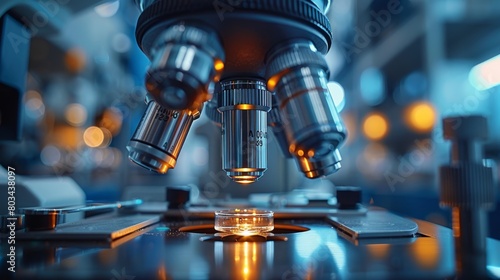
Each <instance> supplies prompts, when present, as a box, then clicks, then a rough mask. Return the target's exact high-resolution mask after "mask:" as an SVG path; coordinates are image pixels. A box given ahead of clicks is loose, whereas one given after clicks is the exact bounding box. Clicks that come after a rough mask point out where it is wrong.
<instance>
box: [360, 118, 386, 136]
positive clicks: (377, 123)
mask: <svg viewBox="0 0 500 280" xmlns="http://www.w3.org/2000/svg"><path fill="white" fill-rule="evenodd" d="M363 132H364V134H365V136H366V137H367V138H368V139H370V140H381V139H382V138H384V137H385V136H386V135H387V133H388V132H389V122H388V121H387V118H386V117H385V116H384V115H382V114H381V113H371V114H369V115H368V116H367V117H366V118H365V120H364V121H363Z"/></svg>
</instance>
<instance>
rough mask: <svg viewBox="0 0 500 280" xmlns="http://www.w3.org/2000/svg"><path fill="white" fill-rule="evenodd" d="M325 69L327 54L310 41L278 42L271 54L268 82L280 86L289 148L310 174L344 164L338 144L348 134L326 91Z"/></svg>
mask: <svg viewBox="0 0 500 280" xmlns="http://www.w3.org/2000/svg"><path fill="white" fill-rule="evenodd" d="M327 73H328V67H327V65H326V61H325V60H324V58H323V56H322V55H321V54H320V53H318V52H317V50H316V49H315V47H314V45H313V44H312V43H310V42H307V41H297V42H293V43H289V44H286V45H284V46H278V47H276V49H275V50H274V51H273V52H271V54H270V56H269V59H268V65H267V76H268V78H269V80H268V84H267V85H268V88H269V90H271V91H276V98H277V101H278V106H279V109H280V116H281V118H282V122H283V128H284V130H285V133H286V137H287V141H288V148H289V152H290V153H292V154H293V155H295V156H296V157H297V159H298V164H299V167H300V169H301V170H302V172H304V174H305V175H306V177H308V178H317V177H320V176H325V175H329V174H332V173H334V172H335V171H337V170H338V169H339V168H340V160H341V157H340V153H339V151H338V150H337V149H338V148H339V146H340V145H341V144H342V143H343V142H344V139H345V138H346V133H347V132H346V129H345V127H344V125H343V122H342V120H341V119H340V116H339V114H338V112H337V109H336V108H335V104H334V102H333V98H332V96H331V94H330V92H329V91H328V87H327V81H328V75H327Z"/></svg>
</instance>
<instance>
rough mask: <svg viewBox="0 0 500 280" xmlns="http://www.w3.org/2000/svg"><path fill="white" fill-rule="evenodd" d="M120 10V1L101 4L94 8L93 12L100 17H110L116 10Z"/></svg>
mask: <svg viewBox="0 0 500 280" xmlns="http://www.w3.org/2000/svg"><path fill="white" fill-rule="evenodd" d="M119 8H120V1H118V0H115V1H113V2H108V3H104V4H101V5H99V6H96V7H95V8H94V11H95V12H96V13H97V14H98V15H100V16H101V17H105V18H106V17H112V16H114V15H115V14H116V12H118V9H119Z"/></svg>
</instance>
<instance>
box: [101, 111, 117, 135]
mask: <svg viewBox="0 0 500 280" xmlns="http://www.w3.org/2000/svg"><path fill="white" fill-rule="evenodd" d="M122 123H123V115H122V113H121V112H120V111H119V110H118V109H115V108H107V109H106V110H105V111H104V112H103V113H102V118H101V120H100V121H99V123H98V125H99V126H100V127H103V128H106V129H107V130H109V132H111V134H112V135H116V134H118V133H119V132H120V130H121V128H122Z"/></svg>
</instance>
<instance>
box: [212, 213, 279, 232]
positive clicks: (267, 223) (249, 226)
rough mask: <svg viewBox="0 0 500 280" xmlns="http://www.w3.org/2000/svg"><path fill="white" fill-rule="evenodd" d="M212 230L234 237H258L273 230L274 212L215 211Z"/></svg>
mask: <svg viewBox="0 0 500 280" xmlns="http://www.w3.org/2000/svg"><path fill="white" fill-rule="evenodd" d="M214 228H215V229H216V230H218V231H221V232H226V233H232V234H235V235H245V236H246V235H258V234H263V233H266V232H270V231H272V230H273V229H274V212H273V211H268V210H257V209H230V210H219V211H215V225H214Z"/></svg>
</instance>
